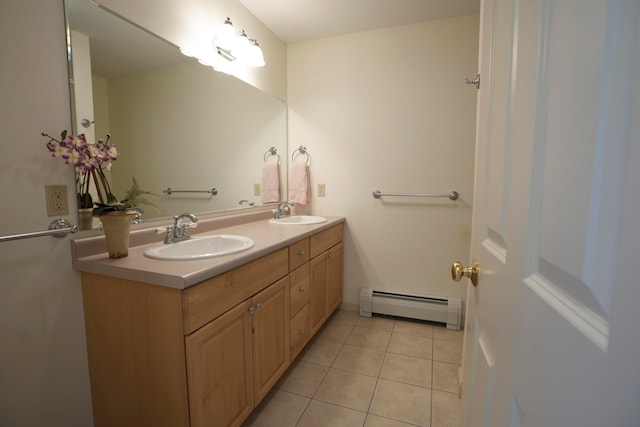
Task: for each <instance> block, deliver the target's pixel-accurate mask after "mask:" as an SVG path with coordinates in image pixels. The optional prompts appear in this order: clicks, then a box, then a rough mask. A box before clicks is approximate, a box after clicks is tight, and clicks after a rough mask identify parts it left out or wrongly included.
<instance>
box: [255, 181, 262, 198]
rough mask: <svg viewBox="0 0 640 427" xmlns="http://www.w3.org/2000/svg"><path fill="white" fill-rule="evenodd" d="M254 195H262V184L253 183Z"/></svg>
mask: <svg viewBox="0 0 640 427" xmlns="http://www.w3.org/2000/svg"><path fill="white" fill-rule="evenodd" d="M253 195H254V196H260V195H262V189H261V188H260V184H253Z"/></svg>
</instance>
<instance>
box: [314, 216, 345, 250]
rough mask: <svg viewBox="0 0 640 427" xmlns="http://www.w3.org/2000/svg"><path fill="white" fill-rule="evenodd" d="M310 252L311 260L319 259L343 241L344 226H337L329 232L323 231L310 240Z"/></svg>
mask: <svg viewBox="0 0 640 427" xmlns="http://www.w3.org/2000/svg"><path fill="white" fill-rule="evenodd" d="M309 240H310V242H309V246H310V248H309V251H310V253H311V254H310V256H311V258H314V257H317V256H318V255H320V254H321V253H322V252H324V251H326V250H327V249H329V248H330V247H331V246H333V245H335V244H337V243H338V242H340V241H342V224H340V225H336V226H335V227H332V228H330V229H328V230H325V231H321V232H320V233H318V234H314V235H313V236H311V237H310V238H309Z"/></svg>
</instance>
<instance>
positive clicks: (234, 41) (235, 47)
mask: <svg viewBox="0 0 640 427" xmlns="http://www.w3.org/2000/svg"><path fill="white" fill-rule="evenodd" d="M213 45H214V46H215V48H216V50H217V51H218V54H219V55H220V56H222V57H223V58H225V59H226V60H227V61H230V62H233V61H238V62H240V63H242V64H244V65H247V66H249V67H263V66H264V65H265V62H264V56H263V54H262V49H260V45H258V42H257V41H256V40H255V39H249V37H248V36H247V33H245V32H244V30H242V31H240V32H238V33H237V32H236V30H235V29H234V28H233V24H232V23H231V20H230V19H229V18H227V19H226V20H225V21H224V23H223V24H222V25H221V26H220V28H219V29H218V32H217V33H216V37H215V38H214V39H213Z"/></svg>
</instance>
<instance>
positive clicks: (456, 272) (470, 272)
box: [451, 259, 480, 286]
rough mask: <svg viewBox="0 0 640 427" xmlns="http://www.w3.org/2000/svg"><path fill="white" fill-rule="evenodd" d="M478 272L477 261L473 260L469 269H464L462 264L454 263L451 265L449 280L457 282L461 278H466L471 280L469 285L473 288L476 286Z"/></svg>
mask: <svg viewBox="0 0 640 427" xmlns="http://www.w3.org/2000/svg"><path fill="white" fill-rule="evenodd" d="M479 270H480V268H479V264H478V260H477V259H474V260H473V262H472V263H471V266H469V267H464V266H463V265H462V264H460V263H459V262H458V261H456V262H454V263H453V264H451V278H452V279H453V280H454V281H456V282H459V281H460V280H462V278H463V277H465V276H466V277H468V278H469V279H471V283H473V286H476V285H477V284H478V271H479Z"/></svg>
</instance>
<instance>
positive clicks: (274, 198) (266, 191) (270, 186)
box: [262, 162, 280, 204]
mask: <svg viewBox="0 0 640 427" xmlns="http://www.w3.org/2000/svg"><path fill="white" fill-rule="evenodd" d="M279 201H280V166H279V165H278V163H276V162H268V163H265V164H264V167H263V168H262V203H263V204H266V203H278V202H279Z"/></svg>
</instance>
